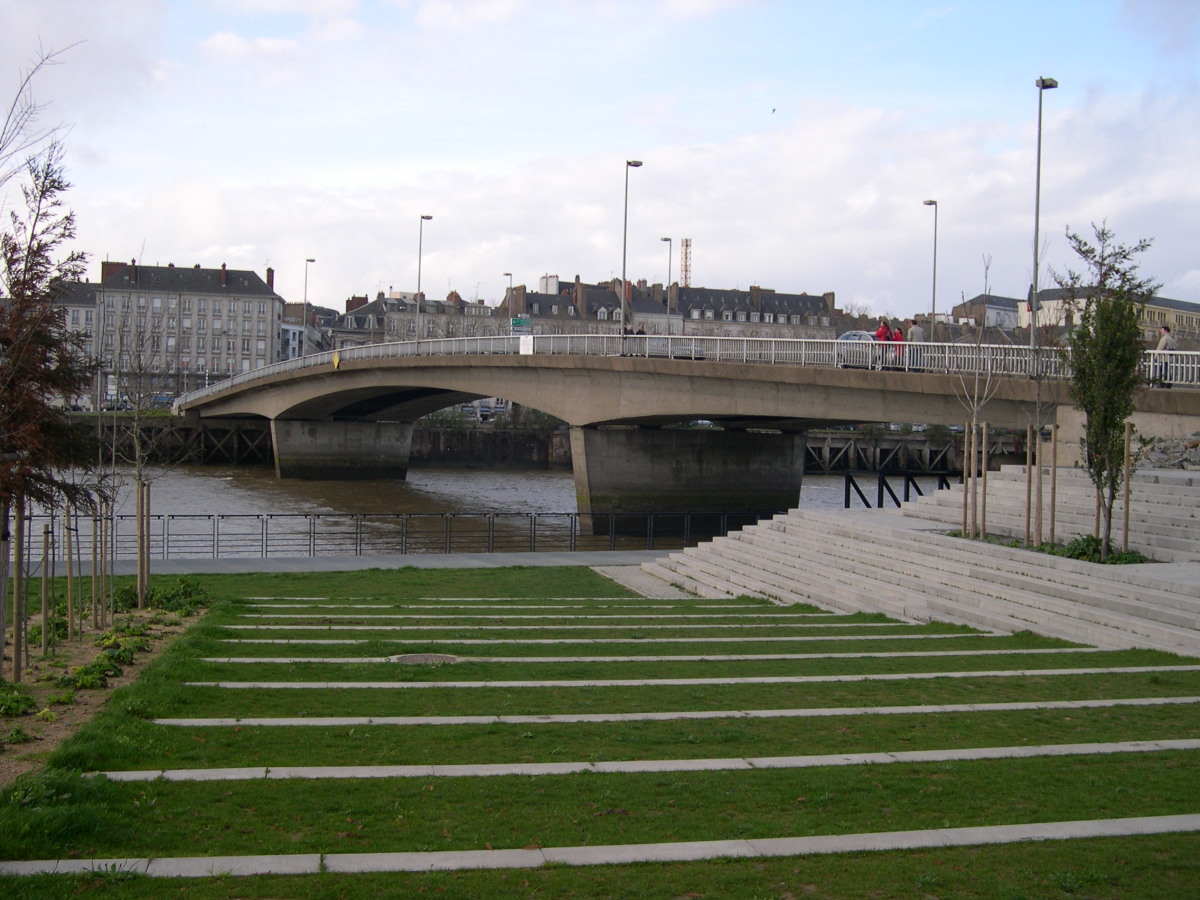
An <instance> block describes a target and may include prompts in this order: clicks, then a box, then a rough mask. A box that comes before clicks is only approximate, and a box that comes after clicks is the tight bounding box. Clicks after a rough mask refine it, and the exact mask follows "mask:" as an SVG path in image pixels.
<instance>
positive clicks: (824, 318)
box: [821, 316, 829, 328]
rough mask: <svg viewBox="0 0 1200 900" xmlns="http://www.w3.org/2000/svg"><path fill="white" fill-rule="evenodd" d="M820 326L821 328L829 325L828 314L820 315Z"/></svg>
mask: <svg viewBox="0 0 1200 900" xmlns="http://www.w3.org/2000/svg"><path fill="white" fill-rule="evenodd" d="M821 327H822V328H828V327H829V316H821Z"/></svg>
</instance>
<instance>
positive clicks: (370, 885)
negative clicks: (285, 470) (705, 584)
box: [0, 568, 1200, 900]
mask: <svg viewBox="0 0 1200 900" xmlns="http://www.w3.org/2000/svg"><path fill="white" fill-rule="evenodd" d="M200 580H201V583H202V584H203V586H204V587H205V589H206V590H207V591H208V593H209V595H210V596H211V597H212V598H214V599H215V601H216V602H215V604H214V607H213V609H212V611H211V612H210V613H209V615H208V616H206V617H205V619H204V620H203V621H201V622H200V623H199V624H197V625H196V626H194V627H193V628H192V629H191V630H190V631H189V632H188V633H187V634H186V635H184V636H183V637H182V638H180V639H179V640H178V641H177V642H176V644H175V645H174V646H173V647H172V648H171V649H170V650H169V651H167V652H166V653H165V654H163V656H162V657H160V658H159V659H158V660H157V661H155V662H154V663H152V664H150V665H148V666H147V667H146V670H145V672H143V673H142V677H141V678H140V679H139V680H138V682H136V683H135V684H133V685H131V686H129V687H126V688H123V689H121V690H119V691H116V692H114V694H113V696H112V698H111V699H110V701H109V703H108V704H107V707H106V709H105V710H104V711H103V712H102V713H101V714H100V715H98V716H97V717H96V718H95V719H94V721H93V722H92V723H91V724H90V725H89V726H87V727H85V728H84V729H83V730H82V731H81V732H80V733H79V734H78V735H76V736H75V737H74V738H73V739H72V740H70V741H68V742H67V743H66V744H65V745H64V746H63V747H61V748H60V749H59V750H58V751H57V752H56V753H54V754H53V755H52V756H51V757H50V760H49V764H48V767H47V769H46V771H45V772H43V773H41V774H40V775H37V776H36V777H32V778H28V779H25V780H23V781H22V782H20V783H19V784H18V785H17V786H15V787H14V788H13V789H12V790H10V791H9V792H8V793H7V795H6V796H5V797H4V798H3V802H2V803H0V858H5V859H25V858H31V859H37V858H56V857H60V856H65V857H81V858H105V857H114V858H121V857H154V856H158V857H170V856H193V855H201V856H212V855H246V854H276V853H282V854H298V853H361V852H389V851H408V850H435V851H439V850H482V849H489V848H492V849H503V848H523V847H555V846H578V845H587V846H594V845H605V844H633V843H643V842H670V841H704V840H736V839H747V838H771V837H785V836H805V835H835V834H853V833H860V832H876V831H904V830H915V829H937V828H955V827H965V826H978V825H1000V824H1014V823H1030V822H1055V821H1068V820H1076V819H1090V818H1125V817H1131V816H1161V815H1170V814H1185V813H1186V814H1194V813H1197V812H1200V777H1198V776H1197V772H1200V766H1198V765H1197V763H1198V762H1200V753H1196V752H1189V751H1176V750H1158V751H1153V752H1146V753H1124V754H1108V755H1073V756H1065V757H1042V758H1032V759H996V760H975V761H971V760H955V761H948V762H939V763H912V762H898V763H892V764H888V765H881V764H872V765H857V766H817V767H808V768H788V769H784V768H778V769H753V770H729V771H664V772H657V773H654V772H649V773H629V774H612V773H610V774H601V773H595V772H589V773H580V774H571V775H545V776H513V775H499V776H490V777H456V778H445V777H442V778H437V777H429V776H425V777H412V778H382V779H347V778H339V779H323V780H299V779H277V780H270V781H268V780H264V779H257V780H242V781H217V782H166V781H152V782H137V783H118V782H109V781H108V780H106V779H103V778H92V777H87V776H81V775H80V774H79V772H80V771H83V772H89V771H104V770H112V771H116V770H123V769H150V770H157V769H173V768H197V769H203V768H237V767H259V768H262V767H279V766H298V765H312V766H334V765H353V766H369V765H430V764H437V765H451V764H459V765H462V764H475V763H528V762H551V763H552V762H581V761H583V762H603V761H608V760H695V759H710V758H711V759H725V758H745V757H766V756H793V755H824V754H850V753H866V752H888V751H905V750H925V749H962V748H971V747H997V746H1034V745H1039V744H1065V743H1091V742H1115V741H1135V740H1138V741H1148V740H1166V739H1171V738H1193V739H1195V738H1200V704H1183V705H1181V704H1175V705H1147V706H1118V707H1093V708H1072V709H1031V710H1007V711H999V710H980V711H975V712H942V713H933V712H904V713H902V714H893V715H882V714H872V713H867V714H861V715H845V714H832V715H819V716H812V717H776V718H730V717H719V718H708V719H666V720H658V721H635V722H603V723H595V722H591V723H589V722H549V721H541V722H536V721H535V722H529V723H521V724H501V723H487V724H471V725H450V724H437V725H433V724H428V725H412V726H395V725H353V726H315V727H308V726H305V727H266V726H255V725H228V726H219V727H191V726H168V725H160V724H156V723H154V722H153V721H152V720H153V719H155V718H189V717H196V718H210V717H234V718H251V717H254V718H259V717H265V718H270V717H286V716H295V717H315V716H431V717H446V716H452V715H473V716H490V715H501V714H504V715H528V716H547V715H575V714H590V713H634V712H639V713H653V712H663V713H670V712H703V711H721V710H725V711H732V710H757V709H775V710H792V709H831V710H836V709H840V708H843V707H915V706H919V705H925V704H994V703H1003V702H1023V703H1029V702H1042V701H1052V700H1101V699H1115V698H1151V697H1159V698H1165V697H1197V696H1200V672H1182V671H1164V672H1132V671H1129V672H1121V671H1118V672H1114V673H1111V674H1080V673H1077V674H1063V675H1060V674H1051V673H1050V672H1049V671H1048V670H1052V669H1081V668H1099V667H1113V668H1117V669H1128V668H1132V667H1143V666H1164V665H1165V666H1171V665H1184V664H1195V663H1196V660H1188V659H1182V658H1179V657H1174V656H1171V655H1169V654H1162V653H1156V652H1150V651H1105V652H1100V653H1054V654H1034V653H1030V652H1028V651H1031V650H1041V649H1054V648H1066V647H1070V646H1071V645H1068V644H1066V643H1064V642H1061V641H1054V640H1049V639H1045V638H1041V637H1038V636H1036V635H1032V634H1018V635H1012V636H985V635H978V634H977V633H973V632H971V630H970V629H965V628H962V627H959V626H949V625H936V624H935V625H926V626H912V625H905V624H902V623H894V624H891V623H887V620H886V619H884V618H883V617H879V616H845V617H842V616H832V615H822V616H819V617H816V618H812V619H801V618H794V617H793V616H794V614H795V613H798V612H810V613H811V612H819V611H818V610H814V609H812V608H802V607H788V608H777V607H773V606H770V605H769V604H765V603H763V602H762V601H756V600H751V599H743V600H738V601H729V602H728V603H725V604H721V605H727V606H728V605H732V606H736V607H737V608H734V609H716V608H709V607H713V606H715V605H718V604H715V603H714V601H702V600H697V601H695V602H691V601H686V600H685V601H678V600H677V601H639V600H638V599H636V598H633V597H632V596H631V595H630V594H629V592H627V591H625V590H624V589H623V588H621V587H619V586H617V585H615V584H613V583H612V582H609V581H608V580H606V579H603V578H601V577H600V576H598V575H596V574H595V573H593V572H591V571H590V570H587V569H578V568H576V569H540V568H512V569H499V570H496V569H488V570H424V569H403V570H397V571H386V572H385V571H368V572H351V573H336V574H312V575H246V576H232V575H230V576H205V577H203V578H201V579H200ZM284 596H287V597H309V598H315V597H321V598H332V599H330V600H322V601H320V602H322V603H329V604H352V603H366V602H377V603H382V604H386V605H387V609H386V610H363V609H352V608H349V607H348V606H343V608H330V609H325V608H318V607H316V606H313V605H312V604H313V603H315V602H317V601H310V602H309V603H307V604H305V603H304V602H296V601H293V602H292V603H291V604H290V605H289V608H288V609H268V608H264V607H262V606H260V605H254V604H260V603H264V602H270V601H262V600H256V601H253V603H248V602H246V601H245V600H244V599H243V598H246V597H284ZM439 597H444V598H450V599H448V600H447V602H445V603H442V602H439V601H438V600H436V599H425V598H439ZM453 598H482V599H476V600H473V601H458V600H454V599H453ZM486 598H496V601H495V602H494V603H488V604H487V605H488V607H489V608H490V609H494V610H498V612H491V611H488V609H485V608H483V607H484V605H485V601H486ZM554 598H571V599H562V600H557V601H556V600H555V599H554ZM580 598H588V599H580ZM534 601H536V602H537V604H538V605H542V606H547V607H552V608H550V609H546V610H537V611H535V610H521V609H518V608H516V607H519V606H521V605H531V604H532V603H533V602H534ZM655 604H669V605H670V606H671V607H672V609H670V610H662V609H660V610H652V609H650V608H649V607H651V606H652V605H655ZM419 607H432V608H427V609H420V608H419ZM468 607H471V608H468ZM689 610H691V611H694V612H695V613H697V614H703V616H704V618H702V619H682V618H653V617H654V616H666V615H670V616H673V617H674V616H679V615H681V614H683V613H686V612H688V611H689ZM739 611H742V612H745V613H753V614H755V615H756V617H755V618H739V616H738V613H739ZM296 612H308V613H316V614H318V616H319V618H318V619H313V620H309V621H311V622H313V623H319V625H318V627H317V628H312V629H305V630H304V631H303V632H298V631H292V630H283V629H280V628H279V627H277V626H278V625H279V624H281V623H285V622H286V623H288V624H296V623H298V622H302V621H305V620H296V619H285V618H283V617H284V616H285V615H288V614H294V613H296ZM375 614H390V615H403V614H411V615H413V616H425V617H426V618H413V619H404V620H398V619H393V620H375V619H371V618H368V616H371V615H375ZM447 614H453V615H464V616H465V618H463V619H461V620H456V621H455V623H454V624H447V620H444V619H438V618H432V617H434V616H443V615H447ZM493 614H496V615H503V616H505V618H497V619H491V618H484V616H485V615H487V616H490V615H493ZM534 614H537V615H540V616H544V617H542V618H537V619H533V618H528V617H529V616H531V615H534ZM760 616H761V617H760ZM379 621H389V622H393V623H401V622H408V623H411V624H421V625H437V626H438V628H437V629H436V630H432V631H423V630H416V629H410V630H409V631H408V632H392V631H387V630H384V629H380V628H378V627H371V628H369V629H368V630H365V631H359V630H355V629H353V628H349V627H347V626H351V625H362V624H372V625H375V624H377V623H378V622H379ZM254 623H261V624H264V625H268V626H272V627H270V628H268V629H263V630H243V629H235V628H232V627H230V626H232V625H244V624H254ZM688 623H692V624H697V623H703V624H713V625H724V626H725V627H719V628H712V629H698V628H694V627H689V624H688ZM745 623H754V624H753V627H752V628H732V627H728V626H730V625H733V624H745ZM880 623H885V627H877V626H878V625H879V624H880ZM497 624H507V625H517V626H519V627H518V628H516V629H514V630H511V631H508V630H496V629H487V628H481V627H479V626H480V625H497ZM579 624H589V625H602V626H604V627H603V628H602V629H595V630H594V633H589V631H590V630H581V629H577V628H571V627H569V626H573V625H579ZM651 624H666V625H669V626H670V627H668V628H662V629H650V628H648V627H647V626H648V625H651ZM802 624H811V625H817V626H820V627H816V628H805V627H800V626H801V625H802ZM831 625H845V626H849V627H838V628H834V627H829V626H831ZM835 634H836V635H838V636H845V637H849V638H851V640H841V641H834V640H829V637H830V636H831V635H835ZM922 634H934V635H951V637H948V638H936V639H918V638H916V637H915V636H916V635H922ZM797 635H804V636H805V637H806V638H811V639H806V640H803V641H784V640H780V638H782V637H789V636H797ZM866 635H870V636H872V637H874V636H882V637H884V639H882V640H875V639H864V636H866ZM251 637H253V638H266V637H279V638H284V639H288V640H292V641H297V640H299V641H303V640H304V639H306V638H308V639H311V638H318V639H335V640H364V641H365V643H357V644H346V645H320V644H315V643H303V642H300V643H292V644H287V645H276V644H238V643H231V642H229V641H228V639H229V638H240V639H245V638H251ZM749 637H767V638H772V639H773V640H768V641H765V642H756V641H747V640H745V639H746V638H749ZM559 638H565V639H569V640H579V639H580V638H586V639H588V640H589V641H592V642H590V643H587V644H563V645H556V644H514V643H498V644H493V645H488V644H478V643H465V641H469V640H476V641H484V640H495V639H500V640H506V641H507V640H550V639H559ZM663 638H682V639H683V640H682V641H681V642H679V643H675V642H665V641H663V640H662V639H663ZM714 638H733V639H734V640H731V641H721V642H718V641H715V640H713V639H714ZM435 640H449V641H450V643H436V642H435ZM983 649H988V650H1004V651H1010V654H1008V655H972V651H976V650H983ZM945 650H952V651H954V655H950V656H932V657H917V656H908V657H904V656H900V657H892V658H883V657H864V658H846V657H840V658H833V659H793V660H745V661H731V660H705V661H659V660H652V659H649V658H646V657H648V656H653V655H662V656H678V655H696V654H703V655H708V656H724V655H729V654H762V653H843V654H844V653H852V652H864V653H880V652H887V651H901V652H913V651H945ZM1023 651H1024V652H1023ZM410 653H445V654H450V655H454V656H476V657H483V656H487V657H500V656H503V657H518V658H519V657H530V656H568V657H575V658H574V659H572V660H570V661H567V662H544V663H543V662H532V661H528V660H526V661H515V662H505V663H483V662H469V661H466V662H459V663H455V664H453V665H438V666H431V665H401V664H397V663H390V662H387V663H382V662H368V663H354V662H321V663H317V662H295V663H279V662H263V663H227V662H207V661H204V657H261V658H270V657H281V656H288V657H291V656H295V657H314V656H320V657H341V658H345V657H353V658H357V657H374V656H388V655H393V654H410ZM589 656H640V657H643V658H641V659H638V660H633V661H619V662H618V661H610V662H604V661H597V660H589V659H586V657H589ZM1017 669H1020V670H1032V672H1033V674H1029V675H1021V676H1012V675H1000V676H989V675H987V674H981V675H979V676H974V677H968V678H950V677H944V674H945V673H951V672H962V671H968V672H979V673H988V672H1007V671H1012V670H1017ZM870 674H874V675H885V674H914V675H915V674H930V675H934V676H942V677H931V678H922V679H905V680H894V681H855V682H824V683H821V682H817V683H801V684H795V683H791V684H731V685H718V684H684V685H666V684H649V685H641V686H628V685H619V686H584V685H578V686H566V687H557V686H556V687H551V686H542V687H537V686H533V687H508V686H495V687H482V688H463V687H455V686H453V685H452V684H448V683H451V682H461V681H484V682H488V681H540V680H549V679H554V680H567V681H586V680H614V679H639V678H644V679H665V678H713V677H780V676H827V675H870ZM194 681H276V682H277V681H298V682H309V683H311V682H324V681H337V682H356V681H386V682H397V683H401V684H411V685H416V686H415V687H410V688H391V689H389V688H382V689H367V688H359V689H355V688H339V689H328V688H305V689H267V688H248V689H229V688H219V687H202V686H190V685H188V684H187V682H194ZM430 682H440V683H441V684H440V685H438V686H428V685H429V683H430ZM1198 859H1200V835H1196V834H1182V835H1160V836H1147V837H1137V838H1124V839H1103V840H1102V839H1093V840H1071V841H1062V842H1046V843H1043V844H1030V843H1023V844H1017V845H1007V846H996V847H952V848H939V849H936V850H927V851H909V852H888V853H882V852H881V853H852V854H835V855H832V856H826V857H822V856H816V857H791V858H763V859H753V860H714V861H708V862H696V863H673V864H657V865H650V864H645V865H631V866H618V865H611V866H600V867H589V868H582V869H576V868H569V867H564V866H548V867H544V868H541V869H537V870H496V871H463V872H446V873H432V874H388V875H340V876H331V875H328V874H326V875H319V876H311V877H306V878H299V877H295V878H289V877H270V878H266V877H257V878H239V879H230V878H216V879H196V880H190V879H189V880H157V881H150V880H149V879H145V878H141V877H131V876H124V875H119V874H114V873H100V874H95V875H87V876H56V877H36V878H25V879H13V878H0V895H3V896H5V897H59V896H61V897H67V896H79V895H85V896H97V897H106V896H114V897H116V896H120V897H143V896H145V897H150V896H153V897H162V896H176V897H188V898H206V897H228V896H238V897H280V896H288V897H331V896H336V897H374V896H388V895H390V896H415V895H418V894H421V893H428V894H431V895H436V896H448V897H497V898H501V897H503V898H508V897H578V898H607V897H630V896H637V897H639V898H658V897H662V898H679V897H688V898H724V897H746V898H751V897H771V898H797V897H810V896H811V897H831V898H832V897H838V898H857V897H863V898H866V897H893V896H896V897H914V898H941V897H1001V898H1013V900H1016V898H1022V897H1028V898H1033V897H1038V898H1041V897H1096V898H1130V897H1133V898H1141V897H1145V898H1163V897H1166V898H1170V897H1180V898H1183V897H1188V898H1195V897H1196V896H1200V862H1197V860H1198Z"/></svg>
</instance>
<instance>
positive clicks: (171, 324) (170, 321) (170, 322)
mask: <svg viewBox="0 0 1200 900" xmlns="http://www.w3.org/2000/svg"><path fill="white" fill-rule="evenodd" d="M174 330H175V317H174V316H167V331H174Z"/></svg>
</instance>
